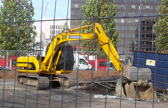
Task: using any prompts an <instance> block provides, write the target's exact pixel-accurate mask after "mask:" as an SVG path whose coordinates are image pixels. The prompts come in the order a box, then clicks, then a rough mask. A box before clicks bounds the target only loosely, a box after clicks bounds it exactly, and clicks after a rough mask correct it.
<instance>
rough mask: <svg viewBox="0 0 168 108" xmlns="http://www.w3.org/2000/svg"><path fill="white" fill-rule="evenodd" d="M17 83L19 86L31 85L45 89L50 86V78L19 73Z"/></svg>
mask: <svg viewBox="0 0 168 108" xmlns="http://www.w3.org/2000/svg"><path fill="white" fill-rule="evenodd" d="M17 84H18V85H19V86H23V85H25V86H31V87H36V89H39V90H44V89H48V88H49V79H48V77H41V76H26V75H18V77H17Z"/></svg>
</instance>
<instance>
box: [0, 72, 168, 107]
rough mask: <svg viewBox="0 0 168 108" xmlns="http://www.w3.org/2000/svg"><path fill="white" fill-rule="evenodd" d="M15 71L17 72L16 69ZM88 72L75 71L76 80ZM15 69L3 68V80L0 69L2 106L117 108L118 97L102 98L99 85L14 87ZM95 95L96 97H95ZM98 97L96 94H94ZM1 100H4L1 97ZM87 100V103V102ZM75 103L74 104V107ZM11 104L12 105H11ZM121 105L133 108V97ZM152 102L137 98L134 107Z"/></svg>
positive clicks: (98, 74)
mask: <svg viewBox="0 0 168 108" xmlns="http://www.w3.org/2000/svg"><path fill="white" fill-rule="evenodd" d="M16 74H18V73H17V72H16ZM69 75H71V76H76V75H77V71H73V72H72V73H71V74H69ZM91 75H92V71H91V70H87V71H78V79H79V82H80V81H83V82H85V81H89V80H91ZM106 76H107V71H93V80H96V79H97V78H102V79H103V78H105V77H106ZM109 76H119V74H118V72H116V71H109ZM4 81H5V83H4ZM15 81H16V80H15V71H6V73H5V79H4V71H2V70H1V71H0V106H2V104H3V106H6V107H4V108H10V107H11V108H13V107H16V108H22V107H26V108H35V107H36V105H38V108H48V107H49V106H50V107H51V108H61V107H64V108H74V107H77V108H89V106H91V107H92V108H102V107H105V105H106V107H107V108H120V98H116V97H115V96H114V98H107V100H106V98H103V97H101V96H104V95H105V94H106V89H105V88H102V87H100V86H96V85H93V86H92V93H91V89H90V88H91V86H87V87H86V88H81V87H80V86H78V89H76V87H71V88H64V89H63V88H62V87H52V89H48V90H36V89H34V88H33V87H26V86H25V87H23V86H18V85H17V84H16V82H15ZM62 91H63V92H62ZM107 93H108V94H109V95H113V93H114V91H108V92H107ZM96 96H97V98H96ZM98 96H99V97H98ZM3 99H4V100H3ZM90 99H91V103H90ZM165 99H166V98H164V99H163V100H164V101H160V102H158V101H155V102H154V106H155V108H167V106H168V101H167V100H165ZM75 104H76V105H77V106H75ZM13 105H14V106H13ZM121 107H122V108H134V107H135V100H133V99H129V98H123V99H121ZM152 107H153V101H137V102H136V108H152Z"/></svg>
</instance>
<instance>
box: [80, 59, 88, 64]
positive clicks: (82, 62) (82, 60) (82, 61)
mask: <svg viewBox="0 0 168 108" xmlns="http://www.w3.org/2000/svg"><path fill="white" fill-rule="evenodd" d="M79 63H80V64H84V65H87V62H86V61H85V60H84V59H80V61H79Z"/></svg>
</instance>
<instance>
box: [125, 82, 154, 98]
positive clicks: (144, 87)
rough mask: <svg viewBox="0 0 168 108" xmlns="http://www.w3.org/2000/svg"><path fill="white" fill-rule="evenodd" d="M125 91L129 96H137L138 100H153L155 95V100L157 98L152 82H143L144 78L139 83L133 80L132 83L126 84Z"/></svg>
mask: <svg viewBox="0 0 168 108" xmlns="http://www.w3.org/2000/svg"><path fill="white" fill-rule="evenodd" d="M136 85H137V87H136ZM136 88H137V90H136ZM125 93H126V96H127V97H129V98H134V99H135V96H136V97H137V100H152V99H153V97H154V100H156V99H157V98H156V95H155V93H154V91H153V86H152V83H147V82H142V80H139V81H138V83H137V82H131V83H130V84H129V83H127V84H125Z"/></svg>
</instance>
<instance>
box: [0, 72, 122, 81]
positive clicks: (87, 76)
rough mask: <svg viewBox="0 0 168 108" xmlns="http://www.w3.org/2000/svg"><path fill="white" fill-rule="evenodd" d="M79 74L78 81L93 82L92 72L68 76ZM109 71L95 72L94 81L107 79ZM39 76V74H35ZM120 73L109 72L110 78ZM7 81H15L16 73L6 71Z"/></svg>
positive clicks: (72, 74)
mask: <svg viewBox="0 0 168 108" xmlns="http://www.w3.org/2000/svg"><path fill="white" fill-rule="evenodd" d="M4 73H5V70H0V79H4ZM77 73H78V80H79V81H84V80H91V77H92V70H83V71H78V72H77V71H76V70H74V71H72V72H71V73H70V74H66V75H67V76H77ZM107 73H108V72H107V71H93V80H95V79H96V78H100V79H103V78H106V77H107ZM16 75H18V72H16ZM35 75H37V74H35ZM118 75H119V73H118V72H117V71H109V76H118ZM5 78H6V79H14V78H15V71H14V70H12V71H8V70H7V71H6V76H5Z"/></svg>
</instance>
